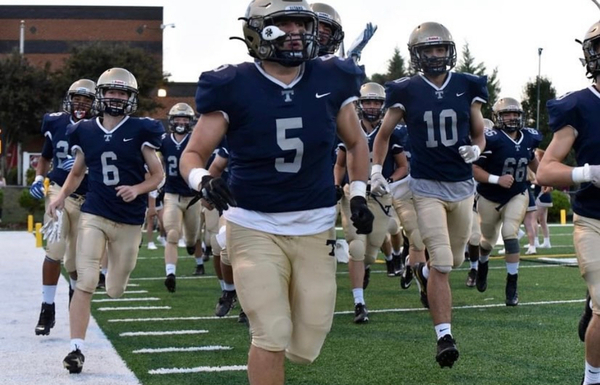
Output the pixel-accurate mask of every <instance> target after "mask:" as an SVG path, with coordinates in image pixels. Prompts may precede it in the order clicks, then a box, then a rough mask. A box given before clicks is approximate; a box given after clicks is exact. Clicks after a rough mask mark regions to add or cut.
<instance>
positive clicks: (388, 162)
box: [339, 124, 404, 179]
mask: <svg viewBox="0 0 600 385" xmlns="http://www.w3.org/2000/svg"><path fill="white" fill-rule="evenodd" d="M380 127H381V124H379V125H377V127H375V128H374V129H373V131H371V132H370V133H369V134H366V137H367V143H368V144H369V158H370V159H369V160H370V162H371V164H372V163H373V143H374V142H375V137H376V136H377V133H378V132H379V128H380ZM363 129H364V127H363ZM339 149H340V150H341V151H346V146H345V145H344V143H340V144H339ZM402 151H404V149H403V147H402V144H401V143H400V135H398V133H397V132H396V130H394V132H392V136H391V137H390V141H389V145H388V151H387V155H386V156H385V160H384V161H383V165H382V170H381V175H383V177H384V178H386V179H387V178H389V177H391V176H392V174H393V173H394V170H396V160H395V159H394V155H397V154H400V153H402Z"/></svg>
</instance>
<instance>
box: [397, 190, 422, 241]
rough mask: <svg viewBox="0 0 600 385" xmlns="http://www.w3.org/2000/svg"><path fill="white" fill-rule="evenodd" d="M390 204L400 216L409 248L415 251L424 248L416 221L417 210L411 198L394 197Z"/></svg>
mask: <svg viewBox="0 0 600 385" xmlns="http://www.w3.org/2000/svg"><path fill="white" fill-rule="evenodd" d="M392 204H393V205H394V209H395V210H396V213H397V214H398V217H399V218H400V223H401V224H402V228H403V229H404V231H405V232H406V235H407V236H408V240H409V243H410V247H411V249H412V250H415V251H423V250H425V244H423V238H422V237H421V232H420V231H419V223H418V221H417V212H416V211H415V205H414V201H413V198H412V197H411V198H408V199H402V200H398V199H394V200H393V201H392Z"/></svg>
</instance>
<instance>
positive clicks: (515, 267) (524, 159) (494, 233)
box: [473, 97, 542, 306]
mask: <svg viewBox="0 0 600 385" xmlns="http://www.w3.org/2000/svg"><path fill="white" fill-rule="evenodd" d="M492 110H493V113H494V128H493V129H491V130H486V131H485V135H486V147H485V149H484V151H483V153H482V154H481V157H480V158H479V159H478V160H477V161H476V162H475V163H474V164H473V174H474V176H475V180H476V181H477V182H479V184H478V185H477V194H478V195H479V197H478V199H477V211H478V213H479V223H480V227H481V243H480V253H479V266H478V269H477V282H476V286H477V290H478V291H480V292H484V291H485V290H486V289H487V275H488V263H489V262H488V260H489V256H490V253H491V251H492V249H493V247H494V245H495V244H496V239H498V233H499V231H500V226H502V239H503V241H504V249H505V255H504V258H505V260H506V271H507V276H506V287H505V297H506V301H505V303H506V306H516V305H517V304H518V303H519V296H518V292H517V281H518V277H519V275H518V273H519V258H520V246H519V239H518V232H519V226H520V225H521V222H522V221H523V219H524V218H525V213H526V211H527V206H528V205H529V194H528V193H527V187H528V185H529V182H528V181H527V169H528V167H530V168H531V169H532V170H533V171H534V172H535V170H537V165H538V162H537V159H536V158H535V156H534V151H535V149H536V148H537V146H538V145H539V144H540V142H541V140H542V136H541V135H540V134H539V133H538V132H537V131H536V130H534V129H532V128H523V122H524V120H525V119H524V116H523V109H522V108H521V103H520V102H519V101H518V100H516V99H514V98H509V97H505V98H501V99H499V100H498V101H497V102H496V103H495V104H494V106H493V108H492Z"/></svg>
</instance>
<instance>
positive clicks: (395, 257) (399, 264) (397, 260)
mask: <svg viewBox="0 0 600 385" xmlns="http://www.w3.org/2000/svg"><path fill="white" fill-rule="evenodd" d="M392 261H393V262H394V273H395V274H394V275H395V276H396V277H400V276H401V275H402V271H404V263H403V261H402V254H392Z"/></svg>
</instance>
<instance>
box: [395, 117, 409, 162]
mask: <svg viewBox="0 0 600 385" xmlns="http://www.w3.org/2000/svg"><path fill="white" fill-rule="evenodd" d="M392 135H397V136H398V137H399V138H400V145H401V146H402V148H403V149H404V154H405V155H406V159H408V161H409V162H410V143H409V140H408V127H407V126H406V124H399V125H397V126H396V128H395V129H394V133H393V134H392Z"/></svg>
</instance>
